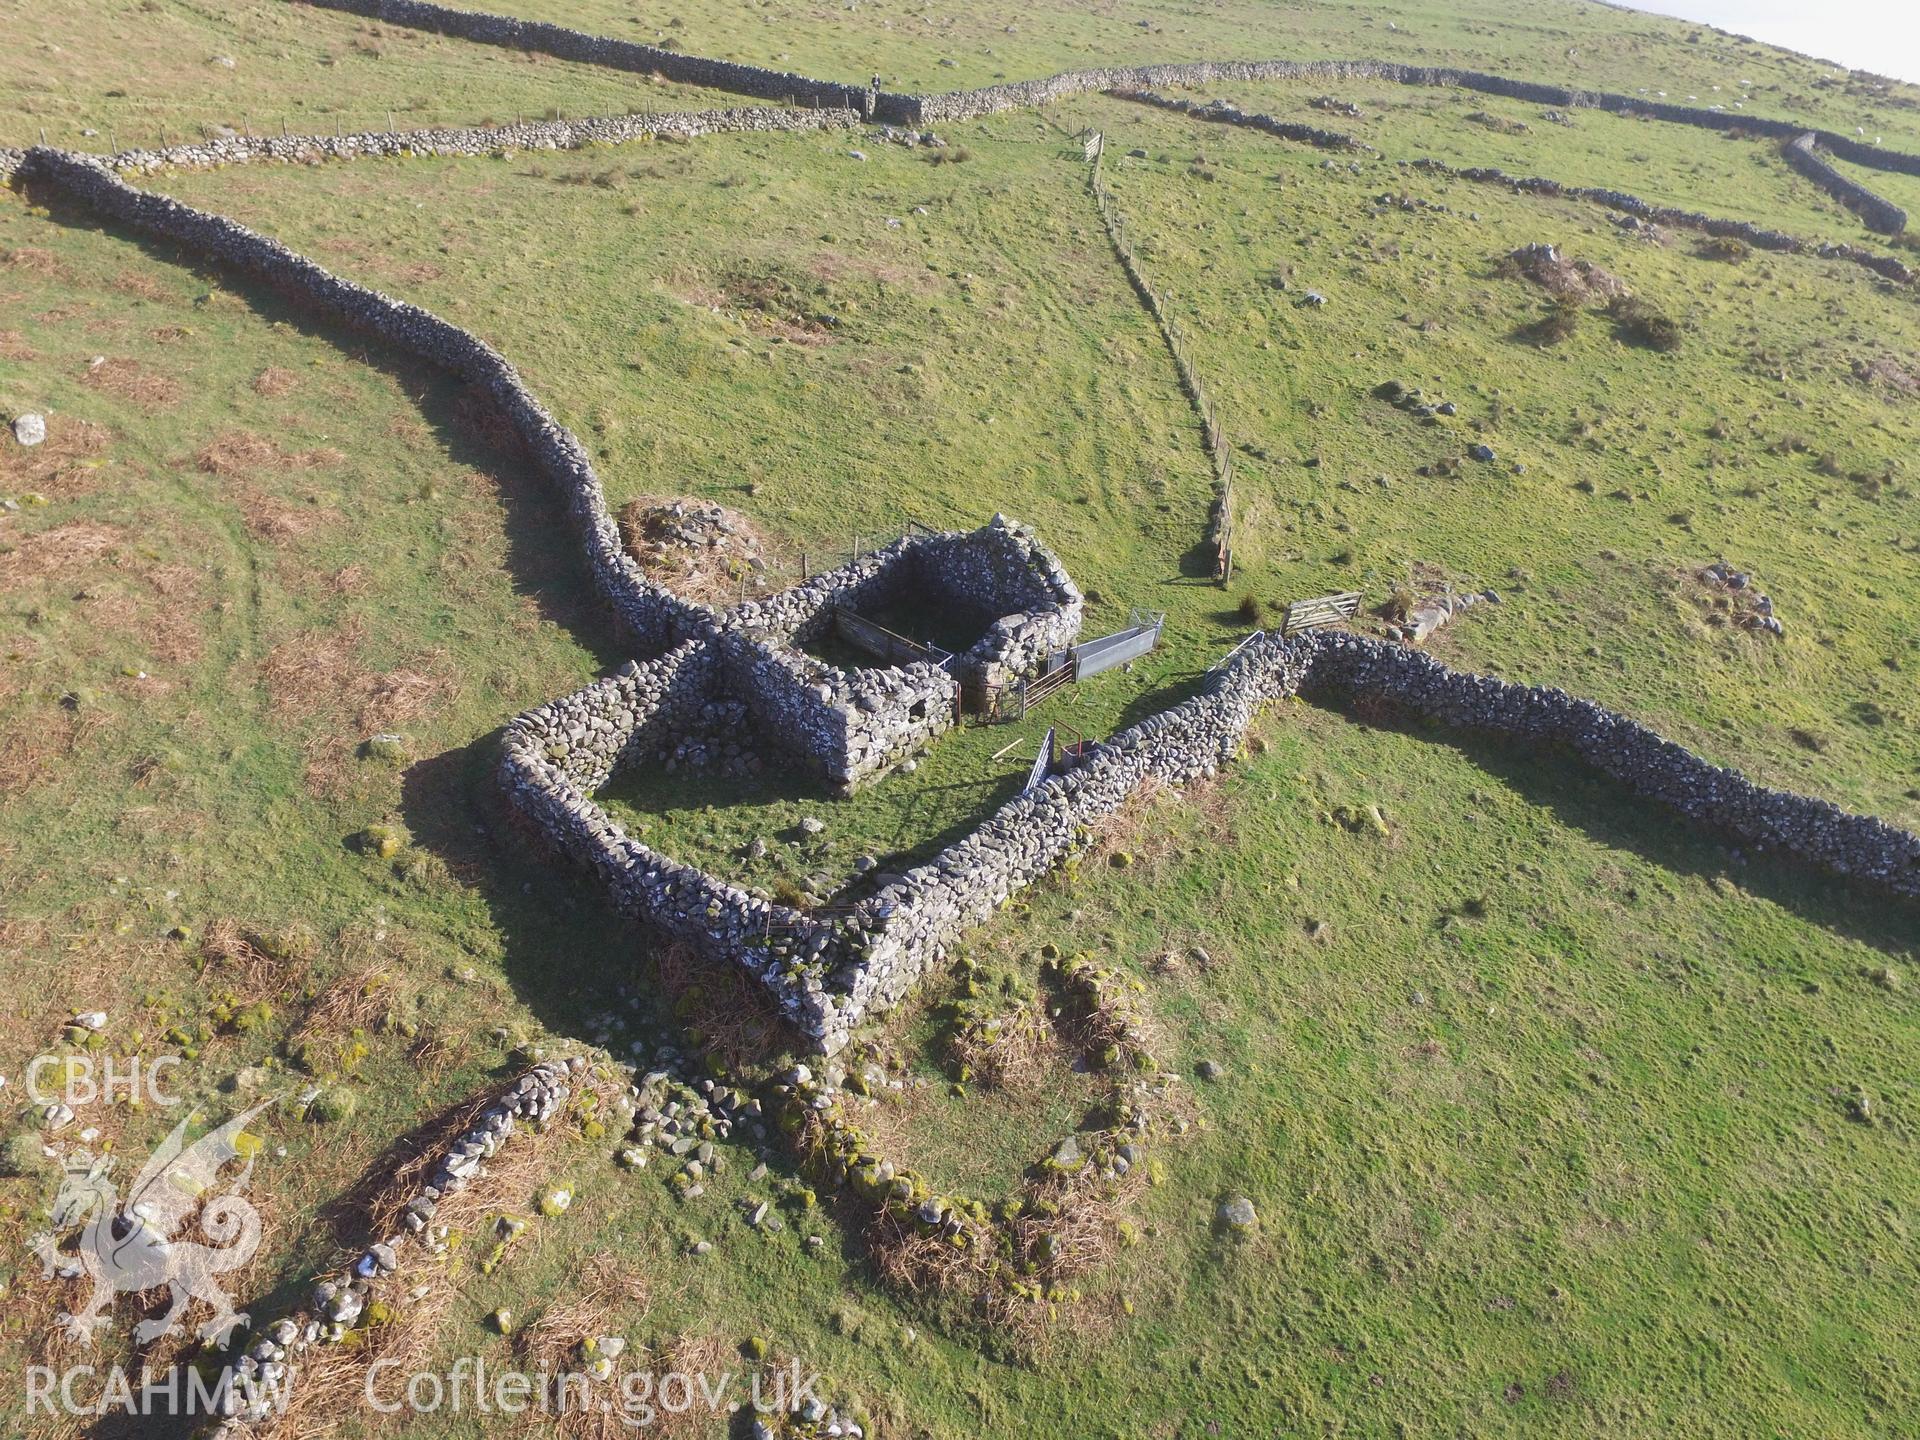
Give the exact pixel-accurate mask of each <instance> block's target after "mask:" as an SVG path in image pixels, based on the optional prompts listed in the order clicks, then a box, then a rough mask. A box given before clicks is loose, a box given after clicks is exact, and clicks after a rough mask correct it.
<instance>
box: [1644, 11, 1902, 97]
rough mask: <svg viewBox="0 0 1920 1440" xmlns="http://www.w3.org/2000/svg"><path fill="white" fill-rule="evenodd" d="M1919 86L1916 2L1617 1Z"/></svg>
mask: <svg viewBox="0 0 1920 1440" xmlns="http://www.w3.org/2000/svg"><path fill="white" fill-rule="evenodd" d="M1622 3H1624V4H1626V5H1628V6H1630V7H1631V8H1632V9H1635V10H1646V11H1650V12H1652V13H1654V14H1656V15H1672V16H1676V17H1678V18H1680V19H1682V20H1697V21H1699V22H1701V23H1702V24H1706V25H1712V26H1715V27H1717V28H1719V29H1721V30H1730V31H1732V32H1733V33H1734V34H1736V35H1746V36H1750V37H1751V38H1752V39H1755V40H1764V41H1765V42H1767V43H1768V44H1770V45H1780V46H1784V47H1785V48H1786V49H1788V50H1798V51H1799V52H1800V53H1801V54H1803V55H1811V56H1813V57H1815V58H1816V59H1820V60H1832V61H1835V62H1837V63H1838V64H1841V65H1844V66H1847V67H1848V68H1850V69H1855V70H1871V71H1873V72H1874V73H1875V74H1877V75H1887V76H1891V77H1892V78H1894V79H1897V80H1909V81H1912V82H1914V83H1915V84H1920V0H1822V3H1819V4H1815V3H1813V0H1622Z"/></svg>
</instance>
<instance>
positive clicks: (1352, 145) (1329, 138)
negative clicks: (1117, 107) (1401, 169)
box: [1113, 90, 1373, 150]
mask: <svg viewBox="0 0 1920 1440" xmlns="http://www.w3.org/2000/svg"><path fill="white" fill-rule="evenodd" d="M1113 94H1114V96H1115V98H1117V99H1120V100H1131V101H1133V102H1134V103H1135V104H1136V105H1152V106H1156V107H1157V108H1159V109H1161V110H1172V111H1174V112H1175V113H1177V114H1181V115H1191V116H1192V117H1193V118H1194V119H1195V120H1211V121H1213V122H1215V123H1216V124H1221V125H1243V126H1245V127H1246V128H1248V129H1250V130H1264V131H1266V133H1267V134H1269V135H1277V136H1279V137H1280V138H1281V139H1282V140H1297V141H1299V142H1300V143H1301V144H1303V145H1315V146H1318V147H1319V148H1320V149H1322V150H1370V149H1372V148H1373V147H1372V146H1370V145H1365V144H1362V143H1361V142H1360V141H1358V140H1356V139H1354V137H1353V136H1351V135H1343V134H1341V133H1340V131H1338V130H1322V129H1321V128H1320V127H1319V126H1317V125H1301V124H1297V123H1296V122H1294V121H1292V120H1281V119H1278V118H1276V117H1275V116H1272V115H1261V114H1256V113H1253V112H1250V111H1246V110H1242V109H1240V108H1239V107H1238V106H1236V105H1229V104H1228V103H1227V102H1226V101H1225V100H1209V101H1207V102H1206V103H1205V104H1202V103H1201V102H1199V101H1197V100H1182V99H1180V98H1178V97H1177V96H1173V95H1161V94H1158V93H1156V92H1155V91H1152V90H1116V91H1114V92H1113Z"/></svg>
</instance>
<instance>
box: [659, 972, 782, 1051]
mask: <svg viewBox="0 0 1920 1440" xmlns="http://www.w3.org/2000/svg"><path fill="white" fill-rule="evenodd" d="M655 965H656V967H657V969H658V971H659V976H660V987H661V989H663V990H664V991H666V993H667V994H668V995H669V996H670V997H671V998H672V1000H673V1002H674V1011H675V1013H676V1014H677V1015H679V1016H680V1017H681V1018H682V1019H683V1020H684V1021H685V1022H686V1023H687V1024H688V1025H691V1026H693V1027H695V1028H697V1029H698V1030H699V1031H700V1033H701V1035H702V1036H703V1037H704V1038H703V1040H702V1044H703V1046H704V1047H705V1048H706V1049H707V1050H708V1051H710V1052H711V1053H713V1054H715V1055H718V1056H719V1057H720V1058H721V1059H723V1060H724V1061H726V1063H727V1064H728V1065H729V1066H731V1067H733V1068H735V1069H738V1068H740V1067H741V1066H743V1065H748V1064H751V1063H753V1062H755V1061H759V1060H765V1059H767V1058H769V1057H770V1056H771V1055H772V1054H773V1053H774V1051H775V1050H777V1049H778V1048H779V1047H780V1045H781V1044H782V1043H783V1041H784V1038H785V1036H784V1032H783V1029H782V1026H781V1022H780V1017H779V1015H778V1013H777V1012H776V1011H775V1010H774V1008H773V1001H772V1000H771V998H770V997H769V996H768V995H767V993H766V991H764V990H762V989H761V988H760V987H759V986H758V985H755V984H754V983H753V982H752V981H751V980H749V979H748V978H747V976H746V974H745V973H744V972H742V971H741V970H740V969H739V968H737V967H736V966H732V965H719V964H715V963H714V962H713V961H711V960H708V959H706V958H705V957H703V956H702V955H700V953H699V952H698V951H696V950H695V949H694V948H693V947H692V946H690V945H684V944H679V943H673V944H669V945H666V946H664V947H663V948H662V949H661V950H659V951H658V952H657V954H656V956H655Z"/></svg>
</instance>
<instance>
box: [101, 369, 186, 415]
mask: <svg viewBox="0 0 1920 1440" xmlns="http://www.w3.org/2000/svg"><path fill="white" fill-rule="evenodd" d="M83 380H84V383H86V384H88V385H91V386H92V387H93V388H94V389H96V390H103V391H105V392H106V393H107V394H109V395H116V396H118V397H119V398H120V399H122V400H131V401H132V402H133V403H134V404H136V405H138V406H139V407H140V408H141V409H143V410H147V411H154V410H168V409H171V408H172V407H173V406H175V405H178V404H179V403H180V401H181V400H182V399H183V398H184V397H185V395H186V389H185V387H184V386H182V385H181V384H180V382H179V381H178V380H174V379H172V378H171V377H169V376H166V375H161V374H159V373H158V372H156V371H153V370H149V369H148V368H147V367H146V366H144V365H142V364H141V363H140V362H139V361H138V360H127V359H123V358H121V357H119V356H111V355H110V356H107V357H106V358H104V359H101V360H100V361H99V362H98V363H94V364H89V365H88V366H87V373H86V375H85V376H84V377H83Z"/></svg>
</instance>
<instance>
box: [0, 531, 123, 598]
mask: <svg viewBox="0 0 1920 1440" xmlns="http://www.w3.org/2000/svg"><path fill="white" fill-rule="evenodd" d="M122 538H123V534H122V532H121V531H120V530H119V529H118V528H116V527H114V526H110V525H99V524H95V523H94V522H93V521H91V520H70V521H67V522H66V523H65V524H62V525H55V526H52V527H51V528H49V529H46V530H40V531H36V532H35V533H34V534H32V535H25V536H22V537H21V538H20V540H19V542H18V543H17V544H15V545H14V547H13V548H12V549H11V550H8V551H6V552H5V553H0V593H4V592H6V591H8V590H10V589H12V588H13V587H14V586H15V585H17V584H19V583H20V582H22V581H25V580H40V579H44V578H45V577H47V576H50V575H62V574H71V573H72V572H74V571H76V570H79V569H81V568H82V567H84V566H88V565H91V564H93V563H94V562H95V561H97V560H99V559H101V558H102V557H103V556H105V555H107V554H108V553H109V552H111V551H112V550H113V549H114V548H115V547H116V546H118V545H119V544H120V542H121V540H122Z"/></svg>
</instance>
